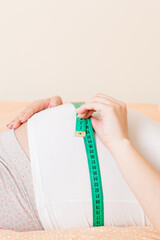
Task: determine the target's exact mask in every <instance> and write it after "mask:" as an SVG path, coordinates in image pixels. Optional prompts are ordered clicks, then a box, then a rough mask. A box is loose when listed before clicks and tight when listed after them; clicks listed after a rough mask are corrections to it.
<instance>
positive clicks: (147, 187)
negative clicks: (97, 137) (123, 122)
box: [110, 140, 160, 233]
mask: <svg viewBox="0 0 160 240" xmlns="http://www.w3.org/2000/svg"><path fill="white" fill-rule="evenodd" d="M110 151H111V153H112V155H113V157H114V158H115V160H116V162H117V165H118V167H119V169H120V171H121V173H122V175H123V176H124V179H125V180H126V182H127V184H128V186H129V187H130V189H131V190H132V192H133V193H134V194H135V196H136V198H137V200H138V201H139V202H140V204H141V206H142V208H143V209H144V212H145V213H146V215H147V216H148V218H149V219H150V221H151V223H152V225H153V226H154V227H155V229H156V230H157V231H158V232H159V233H160V174H159V173H158V172H157V171H156V169H155V168H153V167H152V166H151V164H150V163H149V162H148V161H147V160H146V159H144V157H143V156H142V154H140V153H139V152H138V151H137V150H136V148H135V147H134V146H133V144H132V143H131V142H130V141H129V140H122V141H121V142H119V143H117V144H115V145H112V146H111V147H110Z"/></svg>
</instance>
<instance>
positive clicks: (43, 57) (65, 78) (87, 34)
mask: <svg viewBox="0 0 160 240" xmlns="http://www.w3.org/2000/svg"><path fill="white" fill-rule="evenodd" d="M97 92H102V93H105V94H108V95H110V96H112V97H114V98H117V99H119V100H122V101H126V102H147V103H160V1H159V0H79V1H77V0H43V1H42V0H27V1H26V0H7V1H3V0H1V1H0V100H34V99H39V98H44V97H49V96H52V95H54V94H58V95H60V96H61V97H62V98H63V99H64V101H67V100H75V101H79V100H84V99H87V98H90V97H92V96H93V95H95V94H96V93H97Z"/></svg>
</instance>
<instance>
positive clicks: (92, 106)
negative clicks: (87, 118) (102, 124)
mask: <svg viewBox="0 0 160 240" xmlns="http://www.w3.org/2000/svg"><path fill="white" fill-rule="evenodd" d="M79 108H81V109H80V110H79V112H78V113H85V112H86V111H88V110H95V111H97V112H99V113H100V114H101V115H102V117H103V116H104V114H105V112H106V111H107V110H108V109H112V108H113V105H109V104H106V103H100V102H88V103H85V104H83V105H81V106H80V107H79ZM76 110H77V109H76Z"/></svg>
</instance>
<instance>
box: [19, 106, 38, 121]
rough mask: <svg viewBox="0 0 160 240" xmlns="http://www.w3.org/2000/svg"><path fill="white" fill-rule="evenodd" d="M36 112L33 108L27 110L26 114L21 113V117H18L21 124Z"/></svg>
mask: <svg viewBox="0 0 160 240" xmlns="http://www.w3.org/2000/svg"><path fill="white" fill-rule="evenodd" d="M36 112H39V111H37V110H36V109H35V108H34V107H32V108H29V109H28V110H26V112H24V113H23V115H22V116H21V117H20V121H21V123H24V122H26V121H27V120H28V119H29V118H30V117H32V116H33V115H34V114H35V113H36Z"/></svg>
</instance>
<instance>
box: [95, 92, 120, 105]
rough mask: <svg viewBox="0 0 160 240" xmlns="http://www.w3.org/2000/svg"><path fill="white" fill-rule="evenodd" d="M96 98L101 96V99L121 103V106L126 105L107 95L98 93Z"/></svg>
mask: <svg viewBox="0 0 160 240" xmlns="http://www.w3.org/2000/svg"><path fill="white" fill-rule="evenodd" d="M96 96H100V97H104V98H107V99H110V100H112V101H113V102H116V103H119V104H122V105H124V104H125V103H124V102H122V101H119V100H118V99H115V98H112V97H111V96H109V95H107V94H103V93H97V94H96Z"/></svg>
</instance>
